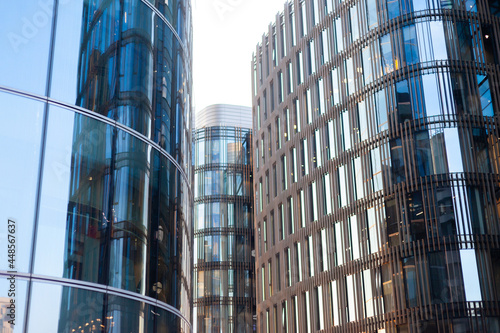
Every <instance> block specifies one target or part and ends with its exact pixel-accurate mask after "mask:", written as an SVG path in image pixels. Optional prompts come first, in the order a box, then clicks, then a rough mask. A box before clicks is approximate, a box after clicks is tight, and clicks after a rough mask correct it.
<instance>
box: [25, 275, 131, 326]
mask: <svg viewBox="0 0 500 333" xmlns="http://www.w3.org/2000/svg"><path fill="white" fill-rule="evenodd" d="M83 309H85V311H82V310H83ZM103 309H104V294H102V293H99V292H95V291H88V290H83V289H79V288H71V287H63V286H59V285H55V284H47V283H39V282H35V283H33V287H32V291H31V299H30V311H29V321H28V332H30V333H31V332H32V333H37V332H76V331H77V330H78V329H79V327H85V324H86V323H89V325H88V326H90V327H92V328H93V330H94V331H95V332H103V331H104V329H103V328H101V325H107V324H110V322H108V321H107V320H105V319H104V318H103ZM121 315H123V314H121ZM119 316H120V315H119ZM118 318H119V317H117V318H116V319H118ZM110 326H111V325H110ZM80 330H81V329H80Z"/></svg>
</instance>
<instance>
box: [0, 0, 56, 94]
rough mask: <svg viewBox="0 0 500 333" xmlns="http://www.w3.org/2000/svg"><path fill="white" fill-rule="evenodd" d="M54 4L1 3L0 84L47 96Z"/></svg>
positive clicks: (50, 1)
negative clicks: (0, 52) (0, 50)
mask: <svg viewBox="0 0 500 333" xmlns="http://www.w3.org/2000/svg"><path fill="white" fill-rule="evenodd" d="M53 2H54V1H53V0H48V1H43V2H41V1H38V0H26V1H22V2H9V1H2V2H0V12H1V13H5V14H6V15H3V16H2V20H0V31H2V32H3V33H2V34H1V35H0V43H1V45H2V46H3V47H2V61H0V73H2V75H1V76H0V84H2V85H6V86H9V87H12V88H16V89H21V90H25V91H28V92H32V93H35V94H39V95H45V93H46V91H45V89H46V85H47V68H48V64H49V47H50V34H51V31H52V12H53ZM7 13H8V14H7ZM26 78H29V79H26Z"/></svg>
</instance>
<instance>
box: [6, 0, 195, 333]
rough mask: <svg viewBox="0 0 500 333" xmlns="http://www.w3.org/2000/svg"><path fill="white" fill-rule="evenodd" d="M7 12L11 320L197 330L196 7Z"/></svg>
mask: <svg viewBox="0 0 500 333" xmlns="http://www.w3.org/2000/svg"><path fill="white" fill-rule="evenodd" d="M0 12H1V13H2V14H0V18H1V20H0V30H2V31H4V32H5V33H4V34H2V36H1V37H0V44H1V45H2V48H1V49H2V50H1V51H0V54H1V59H2V61H1V64H0V73H1V75H0V147H1V151H2V158H1V161H2V162H1V163H0V170H1V172H2V174H3V177H2V179H1V180H0V198H1V200H0V216H2V219H3V220H4V221H3V223H2V225H3V226H2V227H0V244H5V247H6V248H7V244H15V255H14V258H15V259H14V260H13V259H12V257H9V252H7V250H5V251H0V277H2V280H5V281H4V282H2V283H1V284H0V286H3V285H4V284H5V288H2V289H1V290H0V299H2V304H3V305H2V308H1V310H0V311H1V313H2V314H3V313H5V311H6V309H5V307H6V306H7V304H8V302H9V300H10V299H14V300H15V302H16V309H17V310H16V319H15V324H16V325H15V326H11V325H10V324H9V323H8V322H7V320H5V319H9V318H7V317H4V316H2V319H0V327H2V328H4V329H6V332H11V331H12V332H126V331H130V332H164V331H166V332H190V331H191V330H192V326H191V320H192V314H191V306H192V278H191V275H192V273H191V272H192V242H193V241H192V201H191V195H192V193H191V176H190V173H191V166H190V163H191V155H190V146H191V139H190V133H191V112H190V108H191V106H190V100H191V5H190V2H189V1H181V0H179V1H169V2H164V1H146V0H144V1H142V0H127V1H119V0H110V1H93V0H79V1H64V0H59V1H51V0H46V1H34V0H29V1H26V2H22V3H2V4H0ZM9 221H11V222H9ZM8 223H12V224H15V232H14V233H13V231H12V230H13V229H9V228H8V227H7V225H8ZM12 236H15V242H13V241H12V240H13V238H12ZM9 260H10V261H9ZM12 260H13V261H12ZM12 272H14V273H12ZM11 274H13V275H14V276H15V279H16V284H15V285H16V293H15V294H16V295H15V296H10V295H8V294H9V286H10V285H8V284H7V282H8V281H7V280H6V277H7V276H10V275H11ZM4 300H6V303H4V302H3V301H4Z"/></svg>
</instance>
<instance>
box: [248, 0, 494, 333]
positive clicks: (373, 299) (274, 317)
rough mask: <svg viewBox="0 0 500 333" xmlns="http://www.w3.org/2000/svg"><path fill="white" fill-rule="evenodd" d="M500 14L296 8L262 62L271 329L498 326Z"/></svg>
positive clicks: (453, 4) (259, 166) (258, 117)
mask: <svg viewBox="0 0 500 333" xmlns="http://www.w3.org/2000/svg"><path fill="white" fill-rule="evenodd" d="M498 7H499V6H498V4H497V2H496V1H479V0H477V1H475V0H466V1H463V0H460V1H459V0H454V1H431V0H418V1H417V0H404V1H391V0H356V1H339V0H305V1H303V0H296V1H292V2H289V3H287V4H285V7H284V11H283V13H281V14H279V15H278V16H277V18H278V20H277V22H275V23H274V24H272V25H271V26H270V28H269V30H268V31H267V34H266V35H265V36H263V38H262V42H261V43H260V44H259V45H258V46H257V48H256V52H255V54H254V56H253V61H252V92H253V117H254V131H255V136H254V139H253V143H254V170H255V172H254V190H255V192H256V197H255V198H256V204H255V216H256V233H257V234H258V239H257V241H256V244H257V249H256V252H257V255H256V258H257V259H256V260H257V274H256V277H257V304H258V305H257V316H258V327H259V329H261V330H262V331H263V332H311V331H317V330H324V329H325V330H326V329H331V328H332V327H334V330H335V331H336V332H348V331H349V332H353V331H363V332H375V331H378V332H382V331H385V332H438V331H439V332H483V331H497V330H499V329H500V328H499V325H500V322H499V320H498V318H499V315H500V313H499V312H498V304H499V303H498V302H499V301H500V292H499V291H500V277H499V275H498V269H499V266H498V260H497V258H496V256H497V255H498V253H497V252H498V249H499V244H500V243H499V241H500V238H499V232H500V230H499V228H500V224H499V212H500V209H499V208H500V191H499V189H500V188H499V184H500V182H499V180H500V168H499V167H500V164H499V160H498V154H499V148H500V145H499V139H498V138H499V134H500V133H499V130H498V128H497V127H498V126H499V122H498V117H497V115H498V112H499V106H500V104H499V102H500V101H499V100H498V96H500V94H499V91H498V86H499V85H498V82H499V79H500V76H499V75H500V71H499V62H498V61H499V58H498V56H499V51H500V48H499V44H498V43H499V40H500V39H499V38H498V32H499V31H500V30H499V28H500V25H499V24H500V21H499V18H498V16H499V15H498Z"/></svg>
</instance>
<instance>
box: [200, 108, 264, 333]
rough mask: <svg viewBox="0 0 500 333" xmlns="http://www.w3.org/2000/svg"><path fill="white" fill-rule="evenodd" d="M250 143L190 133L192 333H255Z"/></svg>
mask: <svg viewBox="0 0 500 333" xmlns="http://www.w3.org/2000/svg"><path fill="white" fill-rule="evenodd" d="M249 112H250V111H249ZM251 138H252V136H251V130H250V129H245V128H238V127H225V126H223V127H207V128H202V129H197V130H196V131H195V133H194V139H193V141H194V146H195V169H194V207H195V209H194V220H195V226H194V230H195V236H194V252H195V258H196V259H195V264H194V280H195V297H194V306H195V308H194V313H195V316H196V318H195V320H196V331H197V332H254V331H255V323H254V315H255V287H254V283H255V257H254V254H253V243H254V235H253V227H252V223H253V196H252V188H251V183H252V158H251V157H252V155H251V143H252V139H251Z"/></svg>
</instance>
